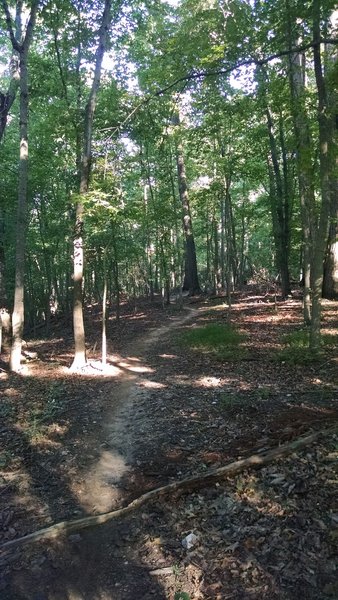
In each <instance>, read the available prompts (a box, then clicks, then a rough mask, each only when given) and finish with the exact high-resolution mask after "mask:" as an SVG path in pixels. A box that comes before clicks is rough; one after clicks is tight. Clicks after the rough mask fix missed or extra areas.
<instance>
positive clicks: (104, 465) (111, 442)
mask: <svg viewBox="0 0 338 600" xmlns="http://www.w3.org/2000/svg"><path fill="white" fill-rule="evenodd" d="M197 314H198V311H197V310H196V309H192V308H189V309H188V313H187V314H184V315H183V316H178V317H174V318H173V319H172V322H171V323H170V324H169V325H164V326H162V327H160V328H157V329H153V330H152V331H150V333H148V334H147V335H146V336H143V337H142V338H141V339H139V340H137V341H136V342H135V344H133V347H132V354H131V355H130V356H128V357H127V358H125V359H122V360H121V358H120V357H115V360H114V364H115V365H116V366H117V367H118V368H119V369H120V375H119V378H118V385H117V386H116V389H115V390H114V397H113V406H114V408H113V410H112V413H111V414H109V415H107V416H106V421H107V422H106V425H105V439H106V442H105V443H104V447H103V448H102V451H101V456H100V459H99V461H98V462H97V463H96V464H95V466H93V467H92V469H91V471H90V472H89V474H88V475H87V477H86V481H85V486H84V491H83V494H82V496H81V503H82V505H83V506H84V508H85V509H86V511H88V512H108V511H109V510H112V509H114V508H115V507H117V506H118V505H119V504H120V503H121V500H122V497H123V494H121V490H120V488H119V483H120V481H121V480H122V478H123V477H125V476H126V475H127V474H128V472H130V471H131V465H132V464H133V463H134V462H135V460H136V458H137V448H135V447H133V440H132V436H131V435H130V423H131V421H133V423H135V420H136V419H137V421H138V425H139V427H141V428H142V426H143V425H142V424H143V421H144V420H146V419H147V414H146V412H144V410H143V409H140V408H138V406H137V405H138V401H139V400H140V398H141V397H142V404H143V406H144V404H145V403H146V401H147V394H148V393H149V392H148V390H149V388H151V381H149V376H150V375H151V371H152V370H151V369H150V368H149V366H148V365H147V352H148V351H149V350H150V349H151V348H152V347H153V346H154V345H155V344H156V342H157V341H158V340H160V339H161V338H162V337H163V336H164V335H166V334H167V333H168V332H169V331H170V330H172V329H175V327H177V326H181V325H183V324H185V323H186V322H188V321H191V320H192V319H193V318H194V317H195V316H196V315H197Z"/></svg>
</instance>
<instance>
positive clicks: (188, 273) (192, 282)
mask: <svg viewBox="0 0 338 600" xmlns="http://www.w3.org/2000/svg"><path fill="white" fill-rule="evenodd" d="M177 174H178V187H179V192H180V199H181V203H182V209H183V213H182V214H183V231H184V236H185V274H184V282H183V290H187V291H189V294H190V295H191V296H193V295H194V294H199V293H200V291H201V289H200V284H199V280H198V272H197V259H196V247H195V239H194V234H193V229H192V221H191V214H190V206H189V195H188V186H187V178H186V173H185V164H184V156H183V148H182V144H181V143H179V144H178V146H177Z"/></svg>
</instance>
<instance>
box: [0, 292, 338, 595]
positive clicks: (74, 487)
mask: <svg viewBox="0 0 338 600" xmlns="http://www.w3.org/2000/svg"><path fill="white" fill-rule="evenodd" d="M86 320H87V323H86V331H87V340H88V344H87V345H88V357H89V361H90V366H89V367H88V369H86V370H85V371H84V372H83V373H82V374H74V373H71V372H70V371H69V366H70V364H71V360H72V351H73V348H72V343H73V338H72V330H71V324H70V323H68V322H66V321H64V320H60V321H57V322H55V323H54V324H53V326H52V330H51V331H52V333H51V335H50V337H49V338H48V339H29V337H27V338H26V341H27V346H26V347H25V348H26V351H28V353H30V352H32V353H37V358H34V359H31V360H29V358H28V359H27V362H26V363H25V365H24V368H23V370H22V371H21V374H9V372H8V370H7V369H6V365H5V362H4V363H2V364H1V367H2V368H1V373H0V392H1V397H2V401H1V405H0V414H1V426H0V436H1V438H0V439H1V453H0V522H1V534H0V544H1V546H2V545H3V544H5V543H6V542H8V541H10V540H15V539H16V538H19V537H21V536H24V535H26V534H29V533H32V532H34V531H36V530H39V529H41V528H44V527H48V526H50V525H51V524H53V523H58V522H60V521H68V520H71V519H74V518H77V517H82V516H89V515H95V514H100V513H105V512H107V511H111V510H114V509H117V508H119V507H121V506H125V505H126V504H127V503H128V502H130V501H132V500H133V499H135V498H137V497H139V496H141V495H142V494H144V493H146V492H148V491H149V490H152V489H154V488H157V487H159V486H163V485H166V484H169V483H171V482H174V481H179V480H182V479H184V478H185V477H189V476H192V475H201V476H202V475H203V474H205V473H207V472H208V471H209V470H213V469H216V468H219V467H222V466H224V465H226V464H228V463H231V462H232V461H235V460H238V459H239V458H246V457H249V456H251V455H253V454H258V455H259V454H262V453H264V452H266V451H268V450H269V449H274V448H278V447H279V446H280V445H282V444H285V443H288V442H292V441H293V440H296V439H297V438H299V437H300V436H303V435H305V434H311V433H314V432H316V431H319V430H325V429H329V428H330V427H332V426H333V425H335V424H337V423H338V406H337V398H338V388H337V372H338V364H337V336H338V314H337V302H333V301H324V304H323V318H322V332H323V334H324V336H327V337H331V341H332V340H333V341H335V343H333V344H332V343H331V344H327V345H325V346H324V348H323V352H322V354H321V355H320V357H318V359H317V360H316V361H305V360H304V361H303V362H302V361H300V360H299V358H300V357H299V352H298V354H295V355H292V352H289V354H288V353H287V352H286V353H285V355H281V351H284V352H285V349H287V348H286V345H285V339H286V338H285V336H286V335H290V334H294V332H297V331H299V330H302V307H301V300H300V299H289V300H287V301H285V302H282V301H280V300H278V299H277V300H276V299H275V298H274V295H273V294H272V293H269V292H266V293H265V292H264V293H262V290H259V289H258V288H257V287H248V288H247V289H246V290H245V291H243V292H238V293H236V294H234V298H233V304H232V307H231V308H229V307H228V306H227V305H226V302H225V298H222V297H213V298H207V297H196V298H190V299H188V300H187V301H186V304H185V306H184V308H183V311H180V310H179V308H178V307H177V306H176V304H172V305H171V306H169V307H167V308H163V307H162V305H161V303H160V302H159V301H155V302H153V303H151V302H149V301H145V300H144V301H140V302H139V303H138V304H137V306H135V307H131V306H130V305H128V304H125V305H124V306H123V310H122V314H121V318H120V325H119V327H117V323H116V320H115V319H114V317H112V318H111V319H110V320H109V325H108V338H109V340H108V341H109V343H108V364H107V368H106V370H105V371H104V372H102V370H101V365H100V336H99V333H98V332H99V331H100V311H99V308H98V307H95V306H94V307H92V308H91V309H88V310H87V315H86ZM210 325H231V326H232V327H234V328H235V329H236V331H238V332H239V333H240V335H241V336H242V337H241V340H242V341H240V343H239V345H238V346H237V347H236V350H234V352H232V353H231V352H230V354H228V355H226V356H225V355H223V357H221V356H218V355H217V354H215V353H214V352H213V351H212V350H210V349H205V348H204V349H203V348H195V347H193V346H189V347H187V345H186V344H185V343H184V342H183V341H182V340H184V339H185V338H184V336H185V335H187V334H188V335H189V334H190V333H191V332H192V331H195V330H196V329H198V328H200V327H206V326H210ZM301 352H302V350H300V354H301ZM304 359H305V356H304ZM337 474H338V433H335V432H334V431H333V432H331V433H330V434H329V435H323V436H320V437H318V439H317V440H316V442H314V443H312V444H310V445H308V446H306V447H304V448H302V449H300V450H296V451H294V452H292V453H291V454H289V455H288V456H286V457H284V458H282V459H280V460H276V461H274V462H272V463H270V464H269V465H263V466H262V467H261V468H258V469H255V470H253V469H246V470H243V471H242V472H240V473H238V474H236V475H234V476H229V477H227V478H223V479H220V480H219V481H218V482H217V483H216V484H214V485H209V486H204V487H203V486H201V488H200V489H198V490H195V491H192V492H191V493H184V494H170V495H163V496H162V497H158V498H156V497H155V498H153V499H152V500H151V501H150V502H148V503H145V504H144V505H143V506H142V507H141V508H140V509H135V510H134V511H132V512H131V513H130V514H129V515H127V516H126V517H124V518H121V519H114V520H111V521H110V522H108V523H106V524H104V525H101V526H97V527H92V528H90V529H88V530H80V531H78V532H76V531H75V532H72V533H71V534H69V535H60V536H58V537H56V538H55V539H46V540H40V541H38V542H32V543H30V544H27V545H18V546H14V547H10V546H9V547H8V548H2V549H0V567H1V575H0V597H1V599H2V600H139V599H151V598H156V599H160V598H163V599H170V600H189V599H191V600H193V599H205V600H207V599H219V600H226V599H234V600H240V599H250V600H254V599H257V600H273V599H276V600H277V599H278V600H291V599H292V600H296V599H297V600H300V599H304V600H315V599H316V600H318V599H321V600H325V599H334V598H337V597H338V585H337V570H336V568H337V567H336V565H337V540H338V505H337ZM189 534H193V536H190V537H188V536H189ZM189 542H190V543H191V547H189V545H190V544H189ZM187 546H188V547H187Z"/></svg>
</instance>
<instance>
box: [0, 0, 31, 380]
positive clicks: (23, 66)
mask: <svg viewBox="0 0 338 600" xmlns="http://www.w3.org/2000/svg"><path fill="white" fill-rule="evenodd" d="M1 3H2V7H3V10H4V13H5V16H6V25H7V30H8V34H9V37H10V40H11V43H12V47H13V51H15V52H17V53H18V55H19V84H20V88H19V89H20V158H19V184H18V205H17V223H16V258H15V291H14V306H13V314H12V332H13V334H12V335H13V339H12V348H11V358H10V368H11V370H12V371H19V370H20V364H21V347H22V335H23V327H24V279H25V240H26V207H27V184H28V105H29V90H28V52H29V47H30V44H31V41H32V37H33V29H34V25H35V20H36V14H37V10H38V6H39V0H34V1H33V2H32V5H31V10H30V15H29V19H28V23H27V27H26V32H25V35H23V34H22V35H21V39H20V41H18V39H17V37H18V36H17V35H16V32H17V31H18V28H15V26H14V24H13V20H12V17H11V14H10V10H9V6H8V3H7V0H1ZM22 10H23V3H22V2H21V1H18V2H17V3H16V14H17V15H18V14H21V15H22V13H21V11H22ZM17 18H18V17H17ZM20 29H21V28H20V26H19V30H20Z"/></svg>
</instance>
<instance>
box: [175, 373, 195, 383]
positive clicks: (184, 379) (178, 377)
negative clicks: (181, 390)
mask: <svg viewBox="0 0 338 600" xmlns="http://www.w3.org/2000/svg"><path fill="white" fill-rule="evenodd" d="M172 380H173V381H174V382H175V383H178V384H179V385H192V383H194V382H193V381H192V380H191V377H188V375H174V376H173V377H172Z"/></svg>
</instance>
